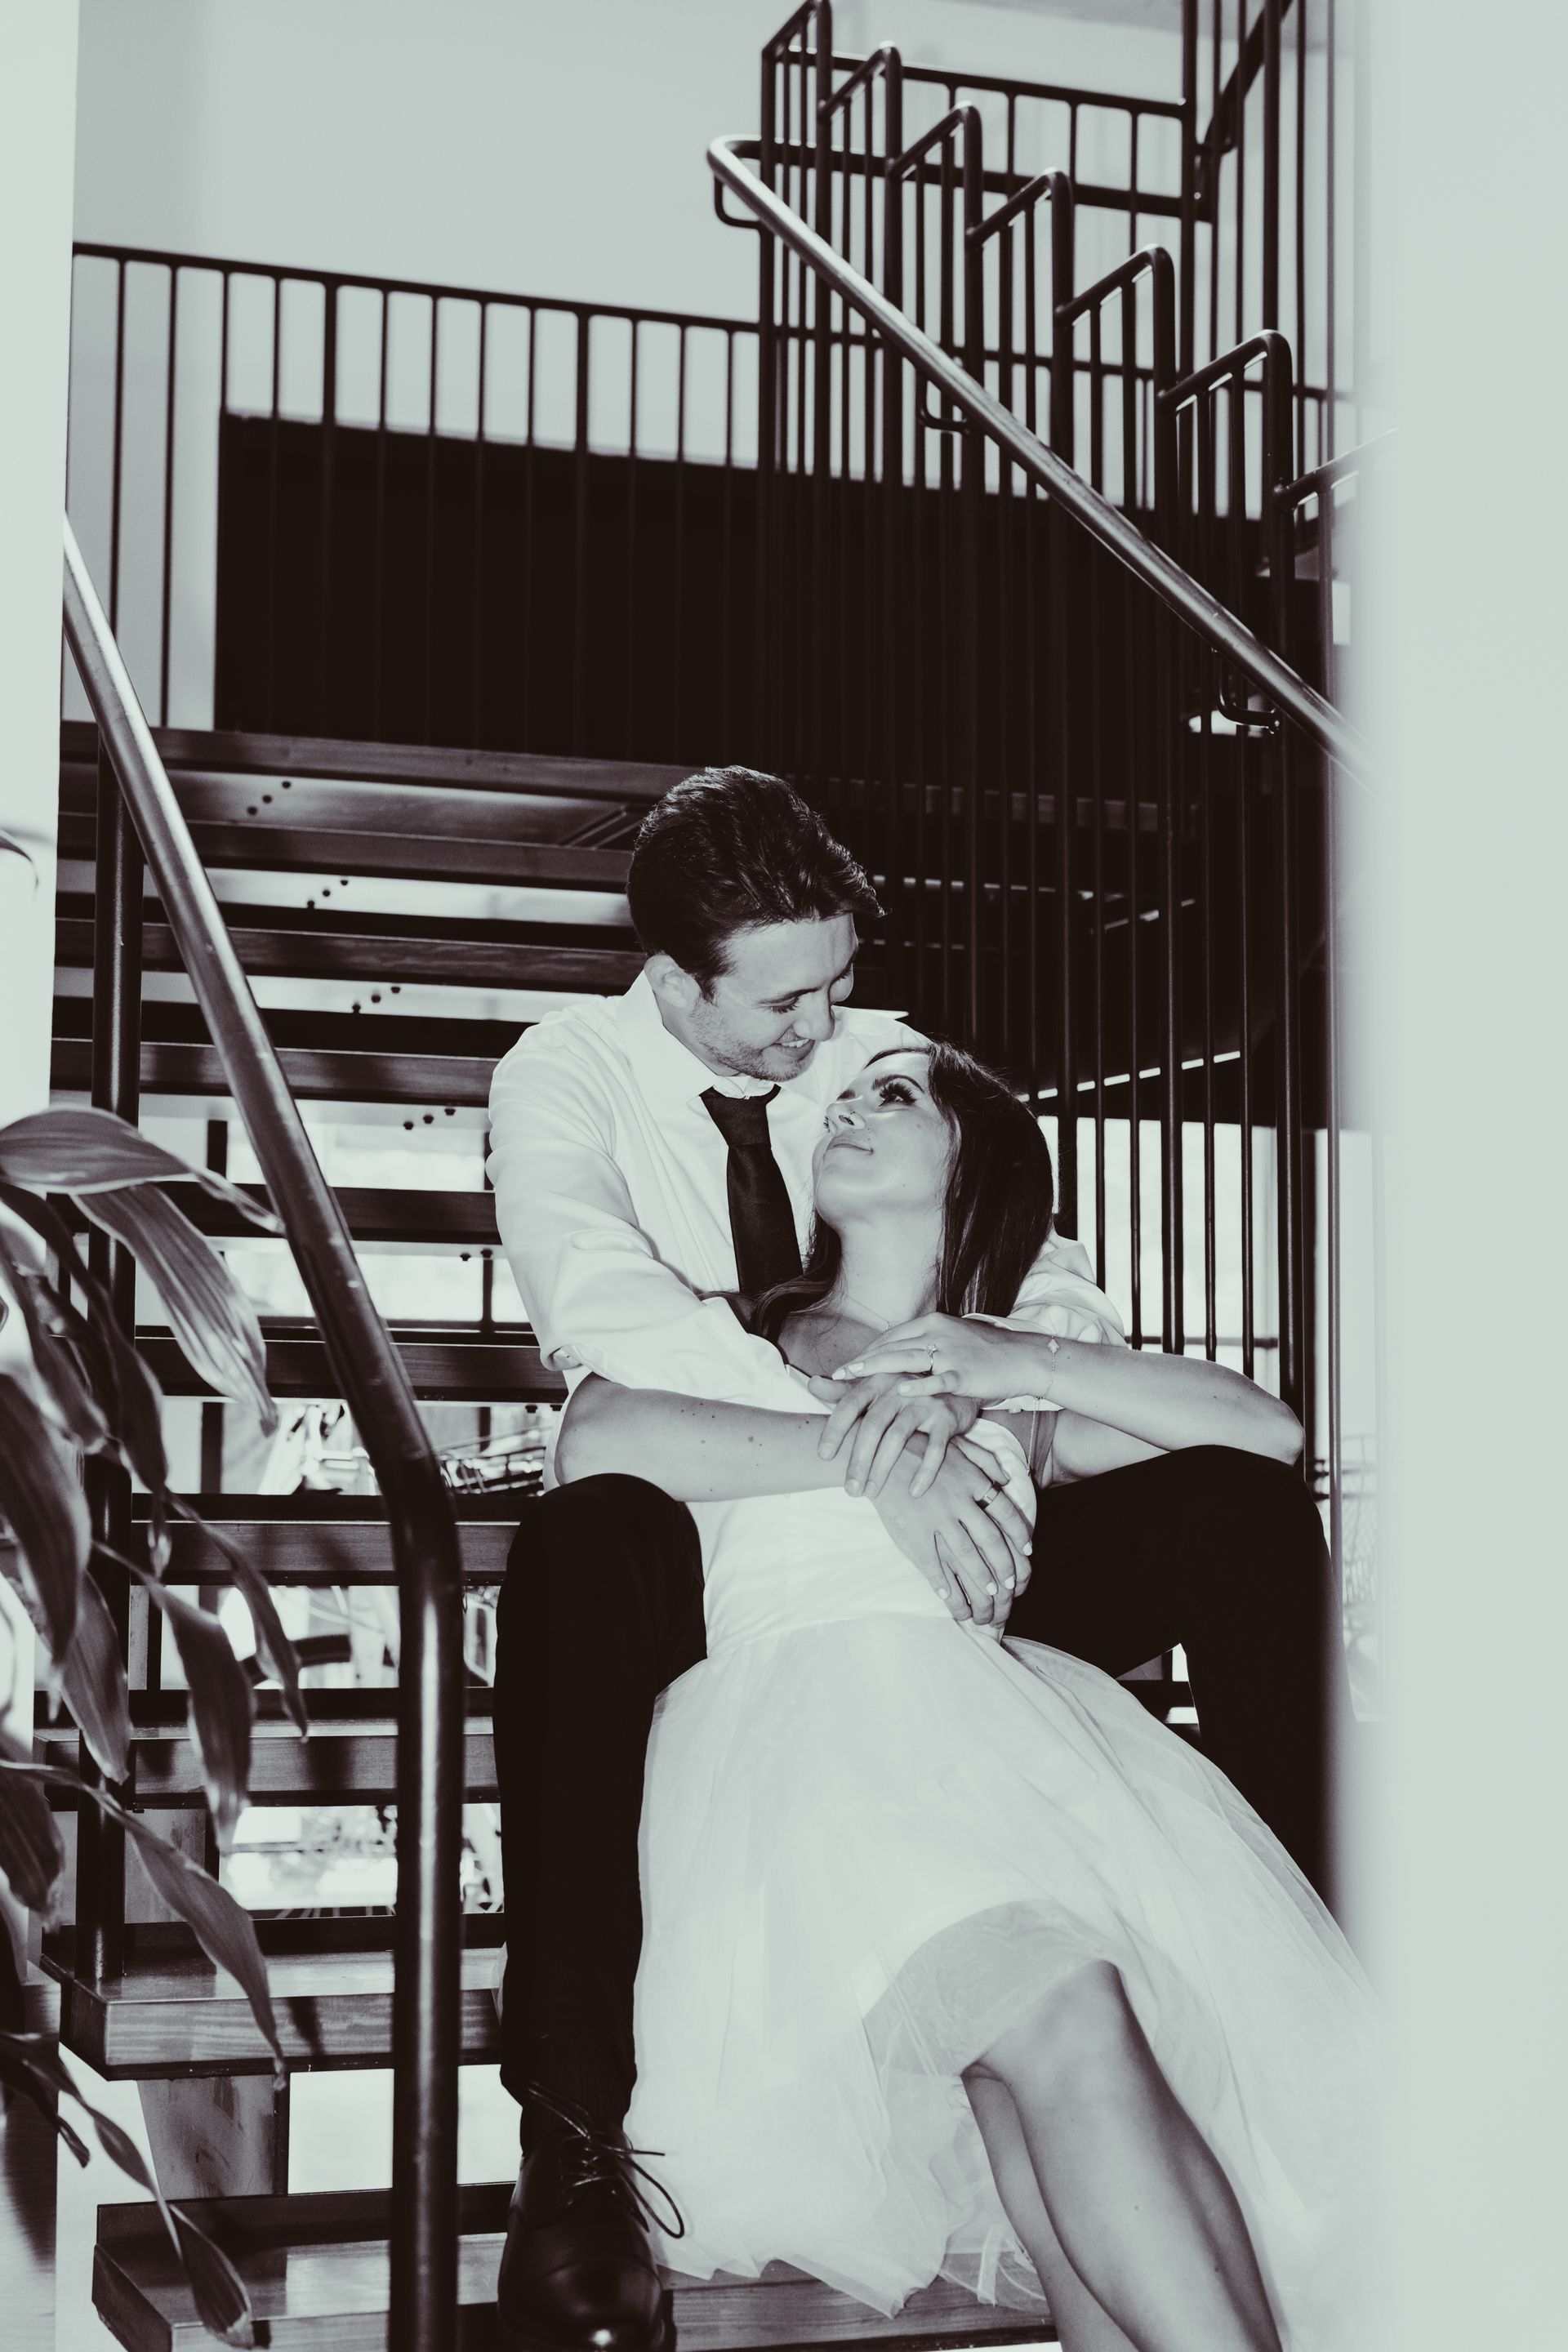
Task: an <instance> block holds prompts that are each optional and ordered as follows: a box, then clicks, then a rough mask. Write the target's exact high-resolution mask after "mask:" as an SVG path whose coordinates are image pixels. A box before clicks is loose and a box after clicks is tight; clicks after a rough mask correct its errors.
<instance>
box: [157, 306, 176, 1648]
mask: <svg viewBox="0 0 1568 2352" xmlns="http://www.w3.org/2000/svg"><path fill="white" fill-rule="evenodd" d="M179 313H180V265H179V263H178V262H177V261H176V262H174V263H172V264H171V266H170V269H169V352H168V357H167V360H166V361H165V362H164V367H163V594H162V598H161V601H160V605H159V615H158V723H159V725H160V726H162V727H167V725H168V724H169V632H170V628H171V625H172V617H171V616H172V614H173V609H174V362H175V358H176V346H177V339H178V333H179ZM153 1617H154V1618H155V1619H156V1620H157V1622H158V1623H159V1624H160V1625H161V1624H162V1623H163V1620H162V1618H161V1617H158V1612H157V1611H156V1610H154V1611H153Z"/></svg>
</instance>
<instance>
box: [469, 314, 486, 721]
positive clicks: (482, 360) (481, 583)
mask: <svg viewBox="0 0 1568 2352" xmlns="http://www.w3.org/2000/svg"><path fill="white" fill-rule="evenodd" d="M489 326H490V306H489V303H488V302H481V303H480V304H479V415H478V417H477V419H476V423H475V431H474V715H473V719H472V720H471V722H470V725H469V729H468V733H469V738H470V740H471V741H472V742H473V743H474V745H475V747H476V749H477V748H478V747H479V745H480V744H481V743H483V741H484V740H485V725H484V710H485V570H484V566H485V410H486V403H487V396H488V394H489Z"/></svg>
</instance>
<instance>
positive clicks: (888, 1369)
mask: <svg viewBox="0 0 1568 2352" xmlns="http://www.w3.org/2000/svg"><path fill="white" fill-rule="evenodd" d="M1041 1344H1042V1343H1041V1340H1040V1338H1039V1335H1038V1333H1037V1332H1034V1331H1017V1330H1013V1329H1010V1328H1005V1326H1002V1325H1000V1324H996V1323H978V1322H971V1321H969V1320H968V1319H967V1318H963V1317H960V1316H957V1315H917V1316H916V1317H915V1319H914V1321H913V1322H912V1323H900V1324H898V1325H897V1326H896V1327H895V1328H894V1329H892V1330H891V1331H884V1332H883V1334H882V1336H881V1338H880V1339H877V1340H874V1341H873V1342H872V1344H871V1346H870V1347H868V1348H866V1349H862V1350H861V1352H860V1354H859V1355H858V1356H856V1357H854V1358H853V1359H852V1360H850V1361H849V1362H848V1363H847V1364H840V1366H839V1367H838V1370H837V1371H836V1372H835V1373H834V1375H833V1378H834V1380H835V1381H859V1380H865V1379H870V1378H879V1379H881V1378H887V1377H889V1376H892V1375H897V1376H898V1377H897V1381H896V1389H895V1393H896V1394H897V1395H899V1396H901V1397H933V1398H934V1397H944V1396H945V1397H975V1398H978V1399H979V1400H980V1402H982V1403H985V1404H994V1403H995V1402H997V1400H998V1399H999V1398H1002V1397H1005V1396H1012V1395H1013V1394H1015V1393H1016V1391H1018V1390H1019V1389H1020V1388H1022V1389H1025V1390H1027V1389H1028V1388H1029V1386H1030V1373H1029V1366H1030V1365H1031V1364H1034V1363H1035V1362H1036V1360H1037V1357H1038V1353H1039V1349H1040V1347H1041Z"/></svg>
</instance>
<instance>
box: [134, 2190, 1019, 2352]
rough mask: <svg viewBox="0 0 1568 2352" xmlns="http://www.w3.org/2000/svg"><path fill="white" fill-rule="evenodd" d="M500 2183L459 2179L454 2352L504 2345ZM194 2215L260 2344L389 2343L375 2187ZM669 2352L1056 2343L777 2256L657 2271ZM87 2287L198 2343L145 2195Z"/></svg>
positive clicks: (938, 2294)
mask: <svg viewBox="0 0 1568 2352" xmlns="http://www.w3.org/2000/svg"><path fill="white" fill-rule="evenodd" d="M510 2194H511V2184H510V2182H498V2183H494V2184H489V2183H487V2184H484V2185H481V2186H477V2187H468V2188H464V2189H460V2190H459V2192H458V2197H459V2226H460V2229H461V2233H462V2234H461V2236H460V2238H459V2241H458V2297H459V2307H460V2320H459V2328H458V2343H459V2344H460V2345H461V2347H463V2352H491V2347H495V2352H500V2347H501V2346H502V2345H503V2344H504V2342H505V2340H506V2339H504V2338H503V2337H502V2336H501V2334H500V2326H499V2323H498V2322H497V2319H496V2316H495V2302H494V2298H495V2278H496V2271H497V2268H498V2265H499V2263H500V2249H501V2242H502V2237H501V2233H502V2231H503V2230H504V2227H505V2221H506V2209H507V2203H508V2200H509V2199H510ZM202 2221H203V2222H204V2224H205V2227H207V2228H208V2229H209V2230H210V2231H211V2232H212V2234H213V2236H214V2237H215V2238H216V2240H217V2241H218V2242H219V2243H220V2244H221V2245H222V2246H223V2247H224V2249H225V2251H226V2252H227V2253H228V2254H229V2256H230V2258H231V2260H233V2261H234V2262H235V2263H236V2264H237V2267H238V2269H239V2270H240V2272H241V2273H242V2275H243V2276H244V2278H245V2281H246V2284H247V2287H248V2289H249V2291H250V2294H251V2298H252V2302H253V2304H254V2306H255V2310H256V2315H257V2318H258V2321H265V2323H266V2325H267V2329H268V2335H267V2341H268V2345H269V2347H271V2352H305V2347H331V2352H383V2347H384V2345H385V2342H386V2301H387V2259H386V2227H387V2199H386V2195H385V2193H384V2191H381V2190H364V2191H355V2192H350V2193H348V2194H321V2195H313V2196H298V2197H287V2198H283V2197H265V2198H264V2197H257V2198H222V2199H213V2200H207V2201H205V2203H204V2204H203V2206H202ZM665 2275H666V2280H667V2283H668V2286H669V2289H670V2292H671V2295H672V2299H673V2306H674V2318H675V2325H676V2335H677V2341H678V2343H679V2347H680V2352H738V2347H749V2346H753V2345H754V2346H759V2347H761V2346H766V2347H794V2352H807V2347H815V2346H817V2345H825V2344H841V2343H857V2342H858V2343H876V2344H878V2345H879V2346H881V2347H884V2352H894V2348H895V2347H903V2346H909V2347H915V2346H920V2347H924V2352H938V2347H945V2346H956V2345H972V2344H977V2343H981V2342H986V2343H995V2344H1024V2343H1040V2342H1042V2341H1047V2342H1049V2341H1053V2340H1054V2331H1053V2330H1052V2328H1051V2326H1050V2323H1049V2321H1048V2319H1047V2317H1046V2316H1045V2315H1044V2314H1043V2313H1036V2314H1033V2315H1031V2314H1027V2313H1023V2312H1018V2311H1011V2310H1004V2309H1002V2308H1001V2307H1000V2306H998V2305H989V2304H981V2303H977V2302H976V2301H975V2300H974V2298H973V2296H972V2295H971V2294H968V2293H966V2292H965V2290H964V2289H963V2288H962V2287H958V2286H954V2285H952V2284H951V2283H949V2282H947V2281H945V2280H939V2281H938V2282H937V2283H936V2284H934V2285H932V2286H930V2287H926V2288H924V2289H923V2290H922V2291H921V2293H920V2294H916V2295H912V2296H911V2297H910V2301H909V2302H908V2303H907V2304H906V2305H905V2306H904V2308H903V2310H902V2311H901V2312H900V2313H898V2314H897V2315H894V2316H893V2317H891V2318H888V2317H885V2316H884V2315H882V2314H881V2313H879V2312H875V2311H872V2310H870V2309H869V2308H868V2306H867V2305H865V2304H861V2303H857V2302H855V2301H854V2300H853V2298H852V2297H850V2296H848V2295H846V2294H837V2292H836V2291H835V2290H834V2289H833V2288H831V2287H827V2286H824V2285H823V2284H821V2283H820V2282H819V2281H818V2280H816V2279H811V2278H807V2277H805V2275H804V2274H803V2273H800V2272H798V2271H795V2270H792V2269H790V2268H789V2267H788V2266H787V2265H786V2264H784V2263H773V2264H770V2265H769V2267H768V2269H767V2270H766V2271H765V2272H764V2273H763V2275H762V2277H761V2278H759V2279H735V2278H729V2277H726V2276H725V2275H724V2274H723V2273H720V2274H719V2275H718V2276H717V2277H715V2278H712V2279H693V2278H689V2277H687V2276H686V2275H685V2274H684V2273H680V2272H678V2271H669V2272H667V2273H666V2274H665ZM93 2297H94V2301H95V2302H96V2304H97V2305H98V2308H99V2310H100V2314H101V2315H102V2316H103V2317H104V2318H105V2319H106V2320H107V2321H108V2323H109V2325H110V2327H112V2329H113V2331H114V2333H115V2335H116V2336H118V2337H119V2339H120V2341H121V2344H123V2345H125V2346H126V2347H127V2352H197V2348H198V2347H200V2346H202V2345H204V2343H205V2340H206V2339H204V2338H203V2337H202V2335H201V2331H200V2323H199V2321H198V2320H197V2318H196V2315H195V2304H194V2301H193V2299H192V2296H191V2292H190V2289H189V2287H188V2286H187V2285H186V2284H185V2281H184V2276H183V2274H182V2273H181V2272H180V2271H179V2269H178V2266H177V2265H176V2263H175V2262H174V2256H173V2253H172V2252H171V2249H170V2247H169V2242H168V2240H167V2237H166V2236H165V2235H164V2234H163V2229H162V2225H161V2223H160V2222H159V2220H158V2215H157V2211H156V2209H155V2208H152V2207H149V2206H147V2205H105V2206H100V2209H99V2235H98V2247H97V2253H96V2261H95V2266H94V2273H93Z"/></svg>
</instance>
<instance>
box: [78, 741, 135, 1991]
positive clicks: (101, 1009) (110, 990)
mask: <svg viewBox="0 0 1568 2352" xmlns="http://www.w3.org/2000/svg"><path fill="white" fill-rule="evenodd" d="M91 1085H92V1101H93V1107H94V1108H95V1109H98V1110H107V1111H112V1112H113V1113H114V1114H115V1116H116V1117H117V1118H123V1119H127V1120H129V1121H130V1122H131V1124H132V1126H134V1125H135V1123H136V1118H137V1114H138V1111H139V1109H140V1107H141V1097H142V847H141V844H140V842H139V841H138V840H137V837H136V832H135V828H134V826H133V825H132V822H131V816H130V813H129V811H128V810H127V808H126V806H125V803H124V801H123V800H122V799H121V793H120V785H119V782H118V780H117V778H116V776H115V772H114V767H113V763H112V761H110V757H109V753H108V751H107V750H106V749H105V748H104V747H103V745H102V743H101V741H100V746H99V753H98V814H97V844H96V850H95V855H94V870H93V961H92V1078H91ZM89 1265H90V1267H91V1269H92V1272H93V1273H94V1274H95V1275H96V1276H97V1277H98V1279H99V1280H100V1282H103V1283H106V1284H107V1285H108V1286H109V1291H110V1298H111V1300H112V1303H113V1311H114V1316H115V1319H116V1320H117V1322H118V1323H119V1324H120V1326H121V1328H122V1329H123V1330H125V1331H127V1332H129V1333H131V1334H132V1335H134V1332H135V1328H136V1261H135V1259H134V1258H133V1257H132V1254H131V1252H130V1251H129V1250H128V1249H127V1248H126V1247H125V1246H124V1244H123V1243H121V1242H110V1237H109V1235H108V1234H105V1233H100V1231H99V1230H98V1229H97V1228H96V1227H95V1228H94V1230H93V1233H92V1235H91V1239H90V1241H89ZM87 1487H88V1507H89V1511H90V1513H91V1517H92V1530H93V1534H94V1536H95V1537H96V1538H99V1539H100V1540H101V1541H102V1542H104V1543H107V1544H111V1545H112V1546H113V1547H114V1549H116V1550H117V1551H121V1552H124V1551H129V1550H130V1549H131V1544H132V1526H131V1478H130V1474H129V1472H127V1471H125V1470H122V1469H121V1467H120V1466H119V1465H118V1464H116V1463H111V1462H106V1461H102V1460H96V1461H93V1462H90V1463H89V1465H88V1480H87ZM93 1573H94V1574H95V1576H96V1577H97V1579H98V1581H99V1585H100V1589H101V1591H102V1593H103V1597H104V1599H105V1601H107V1602H108V1604H109V1611H110V1616H111V1617H112V1618H113V1620H114V1629H115V1633H116V1634H117V1635H118V1637H119V1641H120V1654H121V1657H122V1658H123V1657H126V1656H128V1655H129V1654H130V1637H131V1587H130V1579H129V1577H128V1576H127V1575H126V1572H125V1570H123V1569H118V1568H113V1567H110V1566H102V1565H100V1566H97V1567H95V1569H94V1570H93ZM78 1763H79V1769H80V1771H81V1775H82V1778H83V1780H87V1781H88V1782H89V1784H90V1785H94V1786H97V1785H100V1781H101V1776H100V1773H99V1770H98V1767H97V1765H96V1764H94V1762H93V1760H92V1758H91V1756H90V1755H89V1752H88V1748H87V1743H86V1741H85V1740H83V1741H82V1742H81V1743H80V1745H79V1756H78ZM119 1793H121V1795H122V1796H123V1795H127V1794H129V1791H127V1790H121V1791H120V1792H119ZM76 1944H77V1968H78V1969H79V1972H80V1973H81V1974H82V1975H84V1976H89V1977H91V1978H93V1979H103V1978H105V1977H116V1976H118V1975H119V1974H120V1973H121V1969H122V1968H123V1967H124V1963H125V1835H124V1832H123V1831H122V1830H121V1828H120V1827H119V1825H118V1824H117V1823H115V1822H109V1821H106V1820H105V1819H104V1817H103V1815H102V1814H101V1813H100V1811H99V1810H98V1808H97V1806H96V1805H89V1804H84V1805H82V1806H81V1807H80V1808H79V1812H78V1816H77V1930H76Z"/></svg>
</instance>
